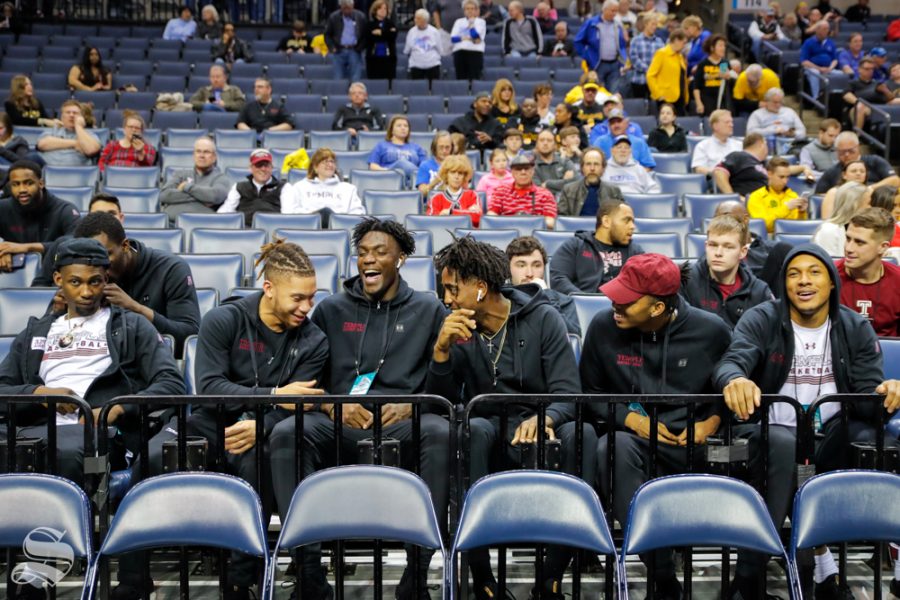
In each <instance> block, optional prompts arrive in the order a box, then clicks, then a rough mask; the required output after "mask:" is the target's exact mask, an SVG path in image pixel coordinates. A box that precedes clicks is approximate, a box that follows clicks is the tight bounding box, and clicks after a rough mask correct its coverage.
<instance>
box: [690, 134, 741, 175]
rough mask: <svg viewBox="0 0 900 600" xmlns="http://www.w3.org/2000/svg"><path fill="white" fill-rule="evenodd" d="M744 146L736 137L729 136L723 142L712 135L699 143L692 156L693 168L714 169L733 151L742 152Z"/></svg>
mask: <svg viewBox="0 0 900 600" xmlns="http://www.w3.org/2000/svg"><path fill="white" fill-rule="evenodd" d="M743 148H744V146H743V144H741V142H739V141H738V140H736V139H734V138H728V139H727V140H726V141H725V143H724V144H723V143H722V142H720V141H719V140H718V139H717V138H716V137H714V136H710V137H708V138H706V139H705V140H703V141H701V142H700V143H699V144H697V147H696V148H694V154H693V156H692V157H691V169H692V170H693V169H696V168H697V167H706V168H707V169H714V168H715V166H716V165H717V164H719V163H720V162H722V161H723V160H724V159H725V157H726V156H728V155H729V154H731V153H732V152H740V151H741V150H743Z"/></svg>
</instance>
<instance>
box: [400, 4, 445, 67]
mask: <svg viewBox="0 0 900 600" xmlns="http://www.w3.org/2000/svg"><path fill="white" fill-rule="evenodd" d="M414 19H415V27H412V28H411V29H410V30H409V31H407V32H406V41H405V42H404V45H403V54H406V55H407V56H409V78H410V79H428V80H429V81H431V80H432V79H440V78H441V34H440V32H439V31H438V30H437V29H436V28H435V27H434V26H433V25H430V24H429V23H428V21H429V19H430V16H429V14H428V11H427V10H425V9H424V8H420V9H418V10H417V11H416V14H415V18H414Z"/></svg>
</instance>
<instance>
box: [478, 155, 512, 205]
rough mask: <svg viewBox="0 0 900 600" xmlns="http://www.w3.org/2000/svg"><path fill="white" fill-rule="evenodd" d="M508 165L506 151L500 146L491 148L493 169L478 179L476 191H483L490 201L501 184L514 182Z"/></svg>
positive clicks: (491, 166) (491, 165)
mask: <svg viewBox="0 0 900 600" xmlns="http://www.w3.org/2000/svg"><path fill="white" fill-rule="evenodd" d="M508 166H509V158H507V156H506V152H504V151H503V150H501V149H500V148H494V149H493V150H491V157H490V168H491V170H490V171H488V172H487V173H486V174H484V175H482V176H481V179H479V180H478V185H476V186H475V191H476V192H482V193H483V194H484V197H485V198H486V199H487V201H488V202H490V201H491V197H492V196H493V195H494V190H496V189H497V188H498V187H500V186H501V185H512V184H513V176H512V173H510V171H509V168H508Z"/></svg>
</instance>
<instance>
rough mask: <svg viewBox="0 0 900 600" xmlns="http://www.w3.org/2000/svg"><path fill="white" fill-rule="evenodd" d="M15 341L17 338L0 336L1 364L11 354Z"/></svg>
mask: <svg viewBox="0 0 900 600" xmlns="http://www.w3.org/2000/svg"><path fill="white" fill-rule="evenodd" d="M15 340H16V336H14V335H0V362H2V361H3V359H5V358H6V355H7V354H9V351H10V350H11V349H12V345H13V342H14V341H15Z"/></svg>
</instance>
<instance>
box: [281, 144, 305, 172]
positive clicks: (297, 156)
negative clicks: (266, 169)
mask: <svg viewBox="0 0 900 600" xmlns="http://www.w3.org/2000/svg"><path fill="white" fill-rule="evenodd" d="M308 168H309V154H307V152H306V150H305V149H303V148H300V149H299V150H296V151H294V152H291V153H290V154H288V155H287V156H285V157H284V162H283V163H282V164H281V174H282V175H284V176H287V174H288V173H290V171H291V169H303V170H305V169H308Z"/></svg>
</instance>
